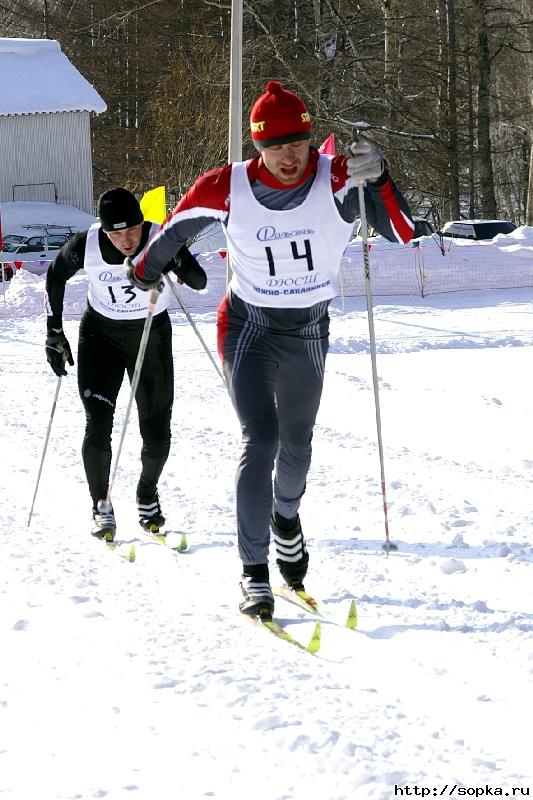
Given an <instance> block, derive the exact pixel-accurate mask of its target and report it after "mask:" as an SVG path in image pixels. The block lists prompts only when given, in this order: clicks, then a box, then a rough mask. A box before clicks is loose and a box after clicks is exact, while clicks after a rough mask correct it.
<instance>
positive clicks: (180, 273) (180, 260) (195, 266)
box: [163, 247, 207, 290]
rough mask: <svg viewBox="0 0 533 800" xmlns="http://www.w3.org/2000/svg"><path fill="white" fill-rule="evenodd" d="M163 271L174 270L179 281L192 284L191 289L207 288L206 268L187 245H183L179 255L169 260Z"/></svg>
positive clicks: (188, 284)
mask: <svg viewBox="0 0 533 800" xmlns="http://www.w3.org/2000/svg"><path fill="white" fill-rule="evenodd" d="M163 272H164V273H167V272H174V274H175V275H176V276H177V278H178V281H179V282H180V283H185V284H186V285H187V286H190V287H191V289H196V290H200V289H205V287H206V284H207V275H206V274H205V270H204V269H203V267H201V266H200V264H199V263H198V261H197V260H196V258H195V257H194V256H193V254H192V253H190V252H189V250H187V248H186V247H182V248H181V250H180V251H179V253H178V255H177V256H176V257H175V258H173V259H172V261H169V263H168V264H167V265H166V267H165V268H164V269H163Z"/></svg>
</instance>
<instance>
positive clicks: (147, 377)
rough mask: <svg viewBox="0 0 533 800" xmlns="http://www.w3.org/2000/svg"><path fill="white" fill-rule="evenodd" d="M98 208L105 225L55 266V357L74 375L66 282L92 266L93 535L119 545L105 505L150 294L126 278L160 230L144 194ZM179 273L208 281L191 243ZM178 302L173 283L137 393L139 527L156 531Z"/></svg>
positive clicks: (51, 339)
mask: <svg viewBox="0 0 533 800" xmlns="http://www.w3.org/2000/svg"><path fill="white" fill-rule="evenodd" d="M97 213H98V216H99V220H100V221H99V222H96V223H94V224H93V225H91V227H90V228H89V230H88V231H86V232H84V233H78V234H76V235H75V236H74V237H73V238H72V239H70V241H69V242H67V244H65V245H64V246H63V247H62V248H61V250H60V251H59V253H58V254H57V256H56V258H55V259H54V261H53V263H52V264H51V265H50V267H49V268H48V272H47V275H46V300H47V315H48V316H47V337H46V357H47V360H48V363H49V364H50V366H51V368H52V369H53V371H54V372H55V374H56V375H58V376H60V375H66V374H67V372H66V369H65V367H66V365H67V364H69V365H70V366H73V365H74V359H73V358H72V352H71V349H70V345H69V343H68V340H67V338H66V336H65V334H64V332H63V322H62V316H63V298H64V293H65V284H66V282H67V281H68V280H69V278H71V277H72V276H73V275H74V274H75V273H76V272H77V271H78V270H79V269H82V268H83V269H84V270H85V272H86V274H87V277H88V279H89V291H88V297H87V309H86V310H85V312H84V314H83V317H82V319H81V323H80V330H79V337H78V389H79V393H80V397H81V401H82V403H83V406H84V409H85V415H86V427H85V437H84V439H83V445H82V457H83V465H84V468H85V474H86V476H87V482H88V484H89V492H90V495H91V498H92V503H93V507H92V515H93V527H92V530H91V533H92V534H93V535H94V536H97V537H98V538H101V539H105V540H106V541H113V539H114V537H115V532H116V521H115V514H114V511H113V508H111V509H110V510H109V511H108V510H106V511H105V512H104V511H103V510H101V511H99V510H98V501H99V500H102V499H104V498H106V496H107V491H108V484H109V476H110V468H111V431H112V427H113V416H114V413H115V403H116V399H117V396H118V393H119V390H120V387H121V384H122V381H123V379H124V373H125V372H127V373H128V377H129V379H130V381H131V378H132V374H133V370H134V367H135V362H136V359H137V353H138V350H139V342H140V339H141V335H142V332H143V327H144V321H145V318H146V312H147V308H148V299H149V297H148V295H147V293H146V292H142V291H139V289H137V288H136V287H135V286H133V285H132V284H131V283H130V282H129V281H128V280H127V278H125V276H124V270H123V266H122V265H123V261H124V256H135V255H137V254H139V253H140V252H141V251H142V250H143V248H144V247H145V245H146V243H147V242H148V239H149V237H150V236H151V235H153V233H155V231H156V230H157V228H158V226H157V225H155V224H153V223H151V222H145V221H144V218H143V214H142V211H141V208H140V205H139V203H138V201H137V199H136V198H135V197H134V195H133V194H131V192H129V191H128V190H127V189H123V188H120V187H119V188H116V189H110V190H108V191H106V192H104V193H103V194H102V195H101V196H100V198H99V200H98V209H97ZM170 270H172V271H173V272H175V274H176V275H177V277H178V280H179V281H180V282H181V283H185V284H187V285H188V286H190V287H191V288H193V289H203V288H204V286H205V285H206V281H207V279H206V274H205V272H204V270H203V269H202V267H201V266H200V265H199V264H198V262H197V261H196V259H195V258H194V256H193V255H191V253H190V252H189V251H188V250H187V249H186V248H182V250H181V251H180V253H179V256H177V258H176V259H174V260H173V261H171V262H169V264H168V265H167V268H166V269H165V272H168V271H170ZM169 299H170V289H169V287H168V285H167V284H166V282H164V283H163V288H162V291H161V294H160V295H159V298H158V300H157V305H156V308H155V313H154V318H153V323H152V328H151V331H150V337H149V339H148V345H147V349H146V354H145V358H144V362H143V367H142V369H141V373H140V379H139V385H138V388H137V392H136V397H135V400H136V403H137V409H138V415H139V428H140V433H141V438H142V442H143V444H142V450H141V465H142V466H141V474H140V478H139V481H138V484H137V507H138V512H139V523H140V524H141V526H142V527H143V528H145V529H146V530H152V531H154V532H155V531H157V530H159V528H160V527H162V526H163V525H164V524H165V517H164V516H163V513H162V510H161V505H160V502H159V495H158V491H157V483H158V480H159V477H160V475H161V472H162V471H163V467H164V466H165V463H166V461H167V458H168V454H169V449H170V419H171V413H172V402H173V397H174V373H173V360H172V331H171V323H170V318H169V315H168V311H167V308H168V304H169Z"/></svg>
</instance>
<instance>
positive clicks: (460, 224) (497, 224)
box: [439, 219, 516, 240]
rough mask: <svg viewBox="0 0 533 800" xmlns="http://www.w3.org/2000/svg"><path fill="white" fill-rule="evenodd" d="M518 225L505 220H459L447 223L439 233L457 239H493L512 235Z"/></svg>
mask: <svg viewBox="0 0 533 800" xmlns="http://www.w3.org/2000/svg"><path fill="white" fill-rule="evenodd" d="M514 230H516V225H515V224H514V223H513V222H509V220H503V219H458V220H452V222H447V223H446V224H445V225H443V227H442V230H440V231H439V234H440V236H451V237H454V238H456V239H475V240H484V239H493V238H494V237H495V236H497V235H498V234H499V233H512V232H513V231H514Z"/></svg>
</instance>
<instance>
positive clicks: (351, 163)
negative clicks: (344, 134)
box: [346, 141, 384, 183]
mask: <svg viewBox="0 0 533 800" xmlns="http://www.w3.org/2000/svg"><path fill="white" fill-rule="evenodd" d="M346 154H347V156H348V160H347V162H346V170H347V172H348V175H349V176H350V178H352V180H354V181H356V182H357V183H364V181H376V180H377V179H378V178H380V177H381V175H382V173H383V169H384V163H383V157H382V155H381V153H380V152H379V150H376V148H375V147H374V146H373V145H371V144H370V142H363V141H359V142H352V143H351V144H349V145H348V147H347V148H346Z"/></svg>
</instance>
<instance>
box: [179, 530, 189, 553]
mask: <svg viewBox="0 0 533 800" xmlns="http://www.w3.org/2000/svg"><path fill="white" fill-rule="evenodd" d="M188 546H189V544H188V542H187V537H186V536H185V534H184V533H182V534H181V540H180V543H179V545H178V546H177V548H176V550H177V551H178V553H184V552H185V551H186V550H187V548H188Z"/></svg>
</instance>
